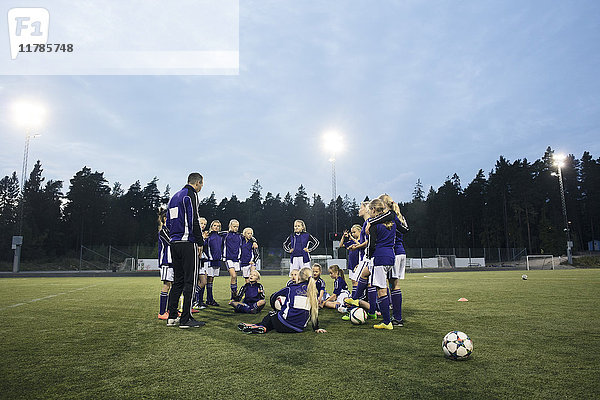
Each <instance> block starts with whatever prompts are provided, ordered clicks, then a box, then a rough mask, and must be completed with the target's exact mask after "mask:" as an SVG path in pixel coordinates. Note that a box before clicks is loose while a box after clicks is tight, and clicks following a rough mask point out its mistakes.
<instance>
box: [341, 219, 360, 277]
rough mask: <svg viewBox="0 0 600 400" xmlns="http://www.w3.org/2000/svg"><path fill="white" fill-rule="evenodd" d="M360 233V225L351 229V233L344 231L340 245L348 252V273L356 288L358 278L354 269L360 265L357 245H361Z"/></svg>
mask: <svg viewBox="0 0 600 400" xmlns="http://www.w3.org/2000/svg"><path fill="white" fill-rule="evenodd" d="M360 231H361V226H360V225H358V224H356V225H352V228H350V232H348V231H344V236H343V239H342V242H341V243H340V247H344V248H346V249H347V250H348V273H349V277H350V279H351V280H352V286H353V287H354V286H356V276H355V275H354V274H355V272H354V269H355V268H356V267H357V265H358V263H359V256H360V255H359V250H358V249H357V248H356V245H358V244H360Z"/></svg>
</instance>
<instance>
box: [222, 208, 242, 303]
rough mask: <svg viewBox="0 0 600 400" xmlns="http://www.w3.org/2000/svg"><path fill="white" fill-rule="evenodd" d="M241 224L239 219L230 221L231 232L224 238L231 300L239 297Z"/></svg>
mask: <svg viewBox="0 0 600 400" xmlns="http://www.w3.org/2000/svg"><path fill="white" fill-rule="evenodd" d="M239 229H240V223H239V221H238V220H237V219H232V220H231V221H229V231H227V233H226V234H225V236H224V237H223V248H224V252H225V254H224V256H225V263H226V264H227V270H228V271H229V276H230V277H231V285H230V288H231V300H235V297H236V295H237V273H238V272H239V271H240V255H241V254H242V235H241V234H240V233H239V232H238V230H239Z"/></svg>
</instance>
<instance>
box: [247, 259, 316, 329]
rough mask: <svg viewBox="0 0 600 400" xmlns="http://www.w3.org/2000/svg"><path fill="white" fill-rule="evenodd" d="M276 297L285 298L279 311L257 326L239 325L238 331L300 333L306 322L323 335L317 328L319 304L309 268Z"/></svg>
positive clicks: (266, 317) (268, 315) (301, 271)
mask: <svg viewBox="0 0 600 400" xmlns="http://www.w3.org/2000/svg"><path fill="white" fill-rule="evenodd" d="M277 296H285V301H284V303H283V305H282V306H281V311H271V312H269V314H267V316H265V318H263V320H262V321H261V322H260V323H258V324H246V323H243V322H241V323H239V324H238V329H239V330H240V331H242V332H244V333H267V332H269V331H271V330H275V331H277V332H280V333H296V332H302V331H303V330H304V328H305V327H306V325H308V320H309V319H310V322H311V324H312V328H313V330H314V331H315V332H316V333H325V332H327V331H326V330H325V329H320V328H319V320H318V316H319V304H318V303H317V288H316V285H315V280H314V279H313V277H312V269H311V268H302V269H301V270H300V274H299V276H298V283H294V284H292V285H290V286H287V287H285V288H283V289H281V290H280V291H279V292H277Z"/></svg>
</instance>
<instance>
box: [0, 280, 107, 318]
mask: <svg viewBox="0 0 600 400" xmlns="http://www.w3.org/2000/svg"><path fill="white" fill-rule="evenodd" d="M98 285H99V283H97V284H95V285H90V286H84V287H80V288H77V289H73V290H69V291H66V292H60V293H56V294H51V295H48V296H45V297H40V298H38V299H31V300H28V301H26V302H24V303H16V304H11V305H10V306H6V307H1V308H0V311H3V310H8V309H9V308H15V307H19V306H24V305H26V304H31V303H35V302H36V301H42V300H48V299H51V298H54V297H57V296H62V295H65V294H69V293H74V292H78V291H80V290H85V289H89V288H93V287H94V286H98Z"/></svg>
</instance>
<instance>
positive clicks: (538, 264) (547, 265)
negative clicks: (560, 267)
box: [527, 254, 554, 271]
mask: <svg viewBox="0 0 600 400" xmlns="http://www.w3.org/2000/svg"><path fill="white" fill-rule="evenodd" d="M530 269H554V256H552V255H548V254H531V255H528V256H527V271H529V270H530Z"/></svg>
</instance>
